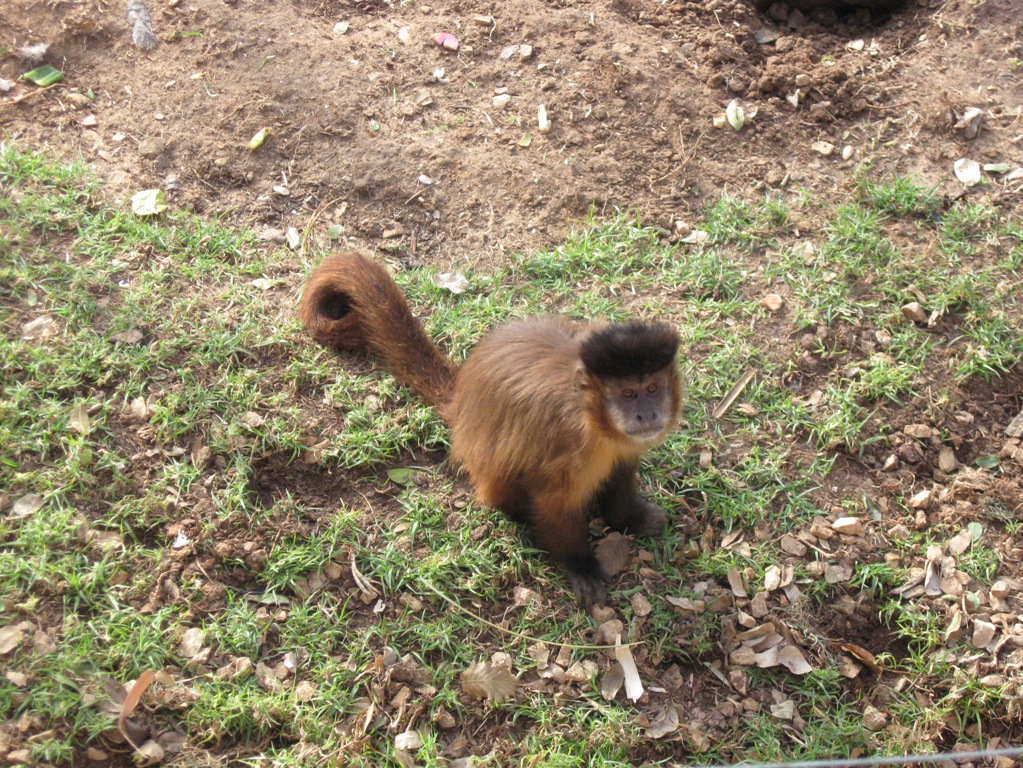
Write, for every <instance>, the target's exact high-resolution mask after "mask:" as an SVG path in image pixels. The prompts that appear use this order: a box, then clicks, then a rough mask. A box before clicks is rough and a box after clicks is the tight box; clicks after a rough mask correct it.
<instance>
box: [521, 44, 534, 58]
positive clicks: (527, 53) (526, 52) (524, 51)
mask: <svg viewBox="0 0 1023 768" xmlns="http://www.w3.org/2000/svg"><path fill="white" fill-rule="evenodd" d="M532 57H533V46H531V45H527V44H526V43H523V44H522V45H520V46H519V58H520V59H530V58H532Z"/></svg>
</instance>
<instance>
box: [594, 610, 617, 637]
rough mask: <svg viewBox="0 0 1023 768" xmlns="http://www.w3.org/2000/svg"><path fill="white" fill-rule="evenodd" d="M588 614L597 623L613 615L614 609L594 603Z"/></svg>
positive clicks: (609, 619)
mask: <svg viewBox="0 0 1023 768" xmlns="http://www.w3.org/2000/svg"><path fill="white" fill-rule="evenodd" d="M590 616H591V617H592V618H593V620H594V621H595V622H597V624H598V625H600V624H604V623H605V622H608V621H611V619H613V618H614V617H615V609H614V608H610V607H609V606H606V605H595V606H593V608H591V609H590ZM611 639H612V640H613V639H614V638H611Z"/></svg>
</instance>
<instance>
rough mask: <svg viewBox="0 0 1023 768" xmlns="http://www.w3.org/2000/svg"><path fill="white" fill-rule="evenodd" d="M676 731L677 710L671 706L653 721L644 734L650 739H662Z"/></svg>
mask: <svg viewBox="0 0 1023 768" xmlns="http://www.w3.org/2000/svg"><path fill="white" fill-rule="evenodd" d="M677 730H678V710H677V709H675V707H673V706H668V708H667V709H665V710H664V711H663V712H661V713H660V714H659V715H658V716H657V717H655V718H654V719H653V722H651V723H650V727H649V728H647V732H646V733H647V736H649V737H650V738H652V739H663V738H664V737H665V736H667V735H669V734H672V733H674V732H675V731H677Z"/></svg>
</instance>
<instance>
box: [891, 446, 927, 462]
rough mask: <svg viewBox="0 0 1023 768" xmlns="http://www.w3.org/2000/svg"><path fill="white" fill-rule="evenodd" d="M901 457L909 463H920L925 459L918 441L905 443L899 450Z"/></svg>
mask: <svg viewBox="0 0 1023 768" xmlns="http://www.w3.org/2000/svg"><path fill="white" fill-rule="evenodd" d="M897 453H898V455H899V458H900V459H902V460H903V461H904V462H906V463H907V464H919V463H920V462H921V461H923V460H924V452H923V451H921V450H920V446H918V445H917V444H916V443H903V444H902V445H900V446H899V450H898V451H897Z"/></svg>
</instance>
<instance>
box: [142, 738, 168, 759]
mask: <svg viewBox="0 0 1023 768" xmlns="http://www.w3.org/2000/svg"><path fill="white" fill-rule="evenodd" d="M164 755H165V752H164V749H163V747H161V746H160V745H159V744H157V743H156V742H155V741H153V740H152V739H150V740H149V741H147V742H146V743H145V744H143V745H142V746H141V747H137V748H136V749H135V762H136V764H137V765H158V764H160V763H162V762H163V758H164Z"/></svg>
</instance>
